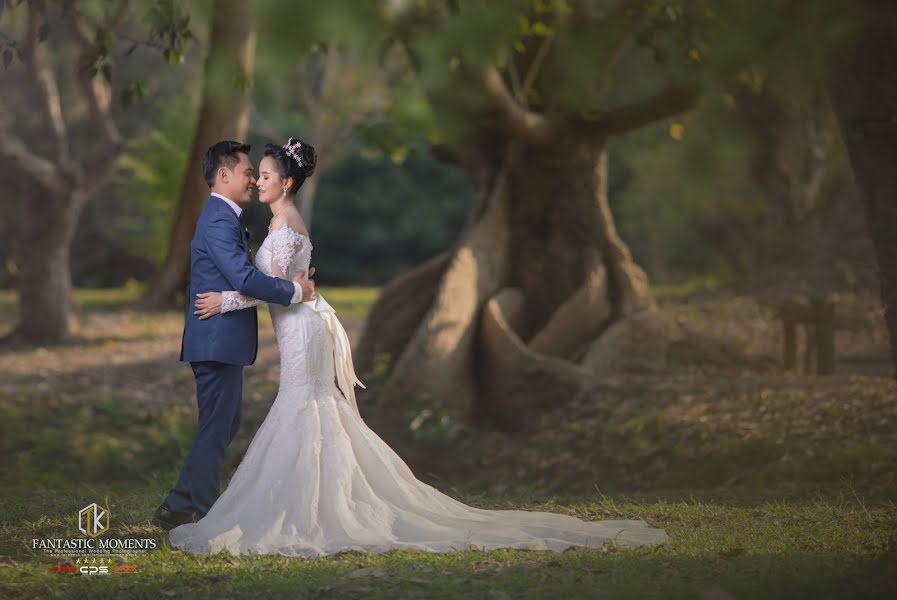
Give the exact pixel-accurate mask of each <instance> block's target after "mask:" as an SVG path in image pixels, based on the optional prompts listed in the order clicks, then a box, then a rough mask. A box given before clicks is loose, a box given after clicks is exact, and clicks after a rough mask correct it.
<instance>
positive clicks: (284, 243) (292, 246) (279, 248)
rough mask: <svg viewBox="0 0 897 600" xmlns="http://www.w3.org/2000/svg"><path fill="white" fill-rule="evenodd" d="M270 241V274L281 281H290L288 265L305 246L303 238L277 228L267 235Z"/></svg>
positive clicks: (300, 235) (290, 230) (295, 233)
mask: <svg viewBox="0 0 897 600" xmlns="http://www.w3.org/2000/svg"><path fill="white" fill-rule="evenodd" d="M268 237H269V238H270V239H271V274H272V275H273V276H274V277H280V278H281V279H292V275H291V274H290V264H291V263H292V262H293V257H294V256H296V254H298V253H299V252H300V251H301V250H302V248H303V245H304V244H305V239H306V238H305V236H304V235H302V234H301V233H297V232H296V231H294V230H292V229H290V228H289V227H279V228H277V229H274V230H273V231H271V233H270V234H268Z"/></svg>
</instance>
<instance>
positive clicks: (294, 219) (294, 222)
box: [281, 206, 308, 237]
mask: <svg viewBox="0 0 897 600" xmlns="http://www.w3.org/2000/svg"><path fill="white" fill-rule="evenodd" d="M281 216H282V217H283V219H284V221H285V222H286V225H287V227H289V228H290V229H292V230H293V231H295V232H296V233H301V234H302V235H304V236H306V237H308V227H306V226H305V221H304V220H303V219H302V215H300V214H299V210H298V209H296V207H293V206H291V207H290V208H288V209H287V210H285V211H283V214H282V215H281Z"/></svg>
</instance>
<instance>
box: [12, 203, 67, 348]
mask: <svg viewBox="0 0 897 600" xmlns="http://www.w3.org/2000/svg"><path fill="white" fill-rule="evenodd" d="M41 196H42V198H41V201H42V202H41V211H40V214H36V213H35V211H33V210H30V208H29V207H28V206H27V203H29V202H33V201H34V200H35V199H34V198H31V197H23V198H18V199H17V202H16V204H17V205H18V207H19V210H18V211H17V212H18V217H17V220H16V222H17V223H18V224H19V227H20V228H21V229H19V235H18V236H17V239H16V241H15V257H16V258H15V261H16V265H17V266H18V276H17V279H16V287H17V292H18V298H19V320H18V324H17V326H16V329H15V331H14V332H13V336H12V337H13V339H17V338H21V339H25V340H28V341H29V342H34V343H45V342H58V341H61V340H64V339H66V338H67V337H68V336H69V335H70V334H71V333H72V327H73V325H74V315H73V313H72V310H71V308H72V304H71V297H72V277H71V269H70V259H69V256H70V247H71V243H72V238H73V236H74V233H75V226H76V225H77V222H78V216H79V214H80V213H81V210H82V208H83V207H84V197H83V195H82V194H81V193H80V191H78V190H75V191H74V192H70V196H63V197H60V196H53V195H51V194H47V193H42V194H41Z"/></svg>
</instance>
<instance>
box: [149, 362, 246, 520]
mask: <svg viewBox="0 0 897 600" xmlns="http://www.w3.org/2000/svg"><path fill="white" fill-rule="evenodd" d="M190 366H191V367H192V368H193V377H194V379H195V380H196V404H197V408H198V412H199V423H198V426H197V430H196V437H195V438H194V439H193V446H192V447H191V448H190V452H189V453H188V454H187V460H186V461H185V462H184V466H183V468H182V469H181V474H180V476H179V477H178V480H177V483H175V485H174V489H172V490H171V491H170V493H169V495H168V498H167V499H166V501H165V502H166V504H168V507H169V509H170V510H172V511H174V512H182V513H188V514H189V513H196V514H197V515H198V517H203V516H205V514H206V513H207V512H209V509H210V508H212V504H214V503H215V500H217V499H218V496H219V495H220V494H221V468H222V466H223V465H224V456H225V453H226V452H227V447H228V446H229V445H230V443H231V440H233V439H234V436H236V435H237V432H238V431H239V430H240V417H241V411H242V404H243V366H242V365H230V364H225V363H220V362H214V361H202V362H191V363H190Z"/></svg>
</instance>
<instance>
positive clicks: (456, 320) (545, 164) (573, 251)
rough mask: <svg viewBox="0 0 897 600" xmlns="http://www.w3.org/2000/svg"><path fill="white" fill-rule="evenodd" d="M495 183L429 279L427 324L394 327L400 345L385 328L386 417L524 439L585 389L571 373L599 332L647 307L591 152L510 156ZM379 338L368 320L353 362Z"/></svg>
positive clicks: (410, 292)
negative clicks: (389, 363) (428, 416)
mask: <svg viewBox="0 0 897 600" xmlns="http://www.w3.org/2000/svg"><path fill="white" fill-rule="evenodd" d="M495 171H496V172H497V176H496V177H495V179H494V181H493V182H492V185H491V187H490V189H489V190H488V194H487V197H488V202H487V203H486V206H485V210H484V212H483V213H482V215H481V216H480V217H479V218H478V219H477V220H475V222H473V223H472V224H471V225H470V226H469V227H468V229H467V230H466V231H465V233H464V235H463V237H462V239H461V241H460V243H459V244H458V246H457V247H456V248H454V249H453V251H452V252H451V255H450V256H449V257H448V259H447V264H446V265H445V266H444V267H443V266H442V265H441V264H440V265H439V268H440V269H442V268H444V274H443V275H442V278H441V280H440V281H439V284H438V285H437V286H436V288H435V289H436V291H435V294H434V295H432V302H431V303H430V304H429V307H428V310H427V312H426V314H425V315H424V316H423V318H420V319H416V320H415V319H407V320H406V321H405V322H404V326H405V327H408V328H413V333H411V335H410V336H409V335H408V330H407V329H406V330H405V331H403V332H400V331H397V328H396V326H397V325H399V323H397V322H393V323H391V325H390V327H389V328H388V329H389V331H390V335H391V336H392V339H394V340H395V339H403V338H407V339H409V341H408V343H407V344H406V345H405V346H404V349H403V351H402V352H401V354H400V355H399V359H398V361H397V363H396V365H395V368H394V370H393V372H392V374H391V376H390V378H389V380H388V381H387V384H386V386H385V387H384V389H383V391H382V396H383V398H382V399H381V402H382V403H383V404H384V405H387V406H388V407H389V413H390V414H396V409H397V408H398V409H400V410H399V411H398V413H403V412H405V411H407V410H409V409H420V408H424V407H429V408H432V407H434V406H436V407H440V408H443V409H446V410H448V411H450V412H452V413H454V414H456V415H458V416H461V417H464V418H467V419H473V420H479V421H488V422H490V423H492V424H495V425H497V426H500V427H503V428H505V429H520V428H523V427H525V426H526V425H527V422H528V421H532V419H531V417H532V415H533V414H534V413H537V412H538V411H542V410H545V409H546V408H547V407H549V406H557V405H558V404H559V403H562V402H564V401H566V400H569V399H571V398H572V397H573V396H574V395H575V393H576V392H577V391H578V390H579V389H581V388H583V387H588V386H593V385H595V384H596V381H595V379H594V378H593V377H592V376H591V374H590V373H589V371H588V370H587V369H586V368H584V367H582V366H580V365H578V364H576V361H578V360H580V359H581V358H582V357H583V355H584V354H585V353H586V351H587V350H588V349H589V348H590V347H591V346H592V345H593V344H594V343H595V340H597V339H599V338H600V335H601V332H602V331H603V330H604V329H605V328H606V327H607V326H608V325H609V324H610V323H611V322H613V321H614V320H619V319H622V318H625V317H626V316H628V315H631V314H633V313H636V312H639V311H644V310H651V309H653V308H654V307H655V304H654V300H653V297H652V296H651V293H650V289H649V287H648V285H647V278H646V276H645V275H644V273H643V272H642V270H641V269H640V268H639V267H638V266H637V265H635V263H634V262H633V261H632V258H631V255H630V253H629V250H628V248H627V247H626V245H625V244H624V243H623V242H622V240H620V238H619V236H618V235H617V233H616V229H615V227H614V225H613V219H612V216H611V214H610V210H609V208H608V205H607V196H606V188H607V158H606V151H605V148H604V143H603V142H601V143H594V144H592V145H583V146H581V147H578V148H577V149H575V150H573V151H572V152H570V153H567V154H565V155H563V156H559V155H558V154H557V148H556V147H551V148H550V149H549V148H534V147H530V146H526V145H523V144H521V143H517V142H514V143H511V144H510V146H509V150H508V151H507V153H506V155H505V157H504V162H503V165H502V166H501V168H498V169H496V170H495ZM478 210H480V209H479V208H478ZM433 271H435V268H431V269H430V270H429V271H424V270H421V273H425V272H427V273H431V274H432V272H433ZM414 280H415V281H419V282H426V280H427V277H424V276H423V275H421V276H420V277H416V278H414ZM430 289H432V288H425V289H414V288H413V287H410V286H399V285H389V286H387V288H385V289H384V294H383V296H384V299H383V300H381V302H386V296H387V292H388V295H389V298H388V301H389V303H390V304H391V305H393V306H399V307H401V306H403V305H404V303H405V302H408V303H411V304H414V305H415V306H416V305H417V304H419V303H415V302H414V299H415V298H419V297H420V296H421V295H423V296H424V297H430V294H432V292H431V291H430ZM415 313H416V314H420V312H419V311H415ZM383 329H384V328H383V326H382V323H381V317H377V318H369V320H368V324H367V328H366V334H365V335H364V336H363V338H362V341H361V344H360V348H359V350H358V352H359V355H360V356H363V357H366V358H367V360H368V362H369V361H370V357H371V356H372V355H373V354H374V350H372V347H373V346H375V345H376V342H377V336H374V335H370V334H369V333H368V332H369V331H374V330H383ZM403 334H404V335H403ZM401 409H404V410H401Z"/></svg>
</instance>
